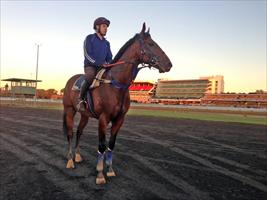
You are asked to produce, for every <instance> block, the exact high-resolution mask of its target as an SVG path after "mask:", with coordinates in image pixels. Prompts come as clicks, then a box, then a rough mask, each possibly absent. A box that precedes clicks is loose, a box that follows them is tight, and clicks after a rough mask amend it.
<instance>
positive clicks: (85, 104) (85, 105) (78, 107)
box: [76, 100, 88, 111]
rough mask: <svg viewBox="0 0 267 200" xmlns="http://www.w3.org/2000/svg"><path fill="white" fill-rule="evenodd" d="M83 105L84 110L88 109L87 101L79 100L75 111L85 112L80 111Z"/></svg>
mask: <svg viewBox="0 0 267 200" xmlns="http://www.w3.org/2000/svg"><path fill="white" fill-rule="evenodd" d="M82 103H84V107H85V110H86V109H88V104H87V101H85V100H81V101H80V102H79V103H78V104H77V106H76V107H77V111H85V110H83V109H82V110H80V109H81V104H82Z"/></svg>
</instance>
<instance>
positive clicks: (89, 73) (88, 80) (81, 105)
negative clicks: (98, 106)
mask: <svg viewBox="0 0 267 200" xmlns="http://www.w3.org/2000/svg"><path fill="white" fill-rule="evenodd" d="M84 73H85V80H84V81H83V82H82V85H81V90H80V94H79V98H78V105H77V110H78V111H85V110H86V107H85V98H86V92H87V91H88V89H89V87H90V85H91V84H92V83H93V80H94V78H95V75H96V69H95V68H94V67H91V66H89V67H85V68H84Z"/></svg>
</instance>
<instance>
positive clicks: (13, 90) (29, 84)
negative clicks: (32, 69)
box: [2, 78, 41, 97]
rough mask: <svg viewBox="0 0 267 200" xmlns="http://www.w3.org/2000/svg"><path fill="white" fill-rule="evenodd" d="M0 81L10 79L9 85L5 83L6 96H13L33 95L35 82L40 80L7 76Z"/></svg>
mask: <svg viewBox="0 0 267 200" xmlns="http://www.w3.org/2000/svg"><path fill="white" fill-rule="evenodd" d="M2 81H10V86H8V84H6V85H7V88H9V87H10V89H8V96H13V97H34V96H35V91H36V87H37V82H41V80H32V79H21V78H8V79H2Z"/></svg>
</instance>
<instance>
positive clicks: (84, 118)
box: [75, 114, 89, 163]
mask: <svg viewBox="0 0 267 200" xmlns="http://www.w3.org/2000/svg"><path fill="white" fill-rule="evenodd" d="M88 119H89V116H87V115H83V114H81V119H80V123H79V125H78V129H77V134H76V145H75V149H76V151H75V162H77V163H79V162H82V157H81V152H80V138H81V135H82V133H83V129H84V127H85V126H86V125H87V123H88Z"/></svg>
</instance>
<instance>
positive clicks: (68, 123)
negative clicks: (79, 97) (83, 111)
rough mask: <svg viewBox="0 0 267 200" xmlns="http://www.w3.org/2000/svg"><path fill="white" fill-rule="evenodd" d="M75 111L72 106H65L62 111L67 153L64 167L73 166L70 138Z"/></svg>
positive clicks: (71, 136)
mask: <svg viewBox="0 0 267 200" xmlns="http://www.w3.org/2000/svg"><path fill="white" fill-rule="evenodd" d="M75 113H76V111H75V110H74V109H73V108H67V109H66V110H65V112H64V118H65V119H64V130H65V132H66V134H67V139H68V154H67V159H68V162H67V165H66V168H68V169H69V168H74V162H73V155H72V138H73V119H74V116H75Z"/></svg>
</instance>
